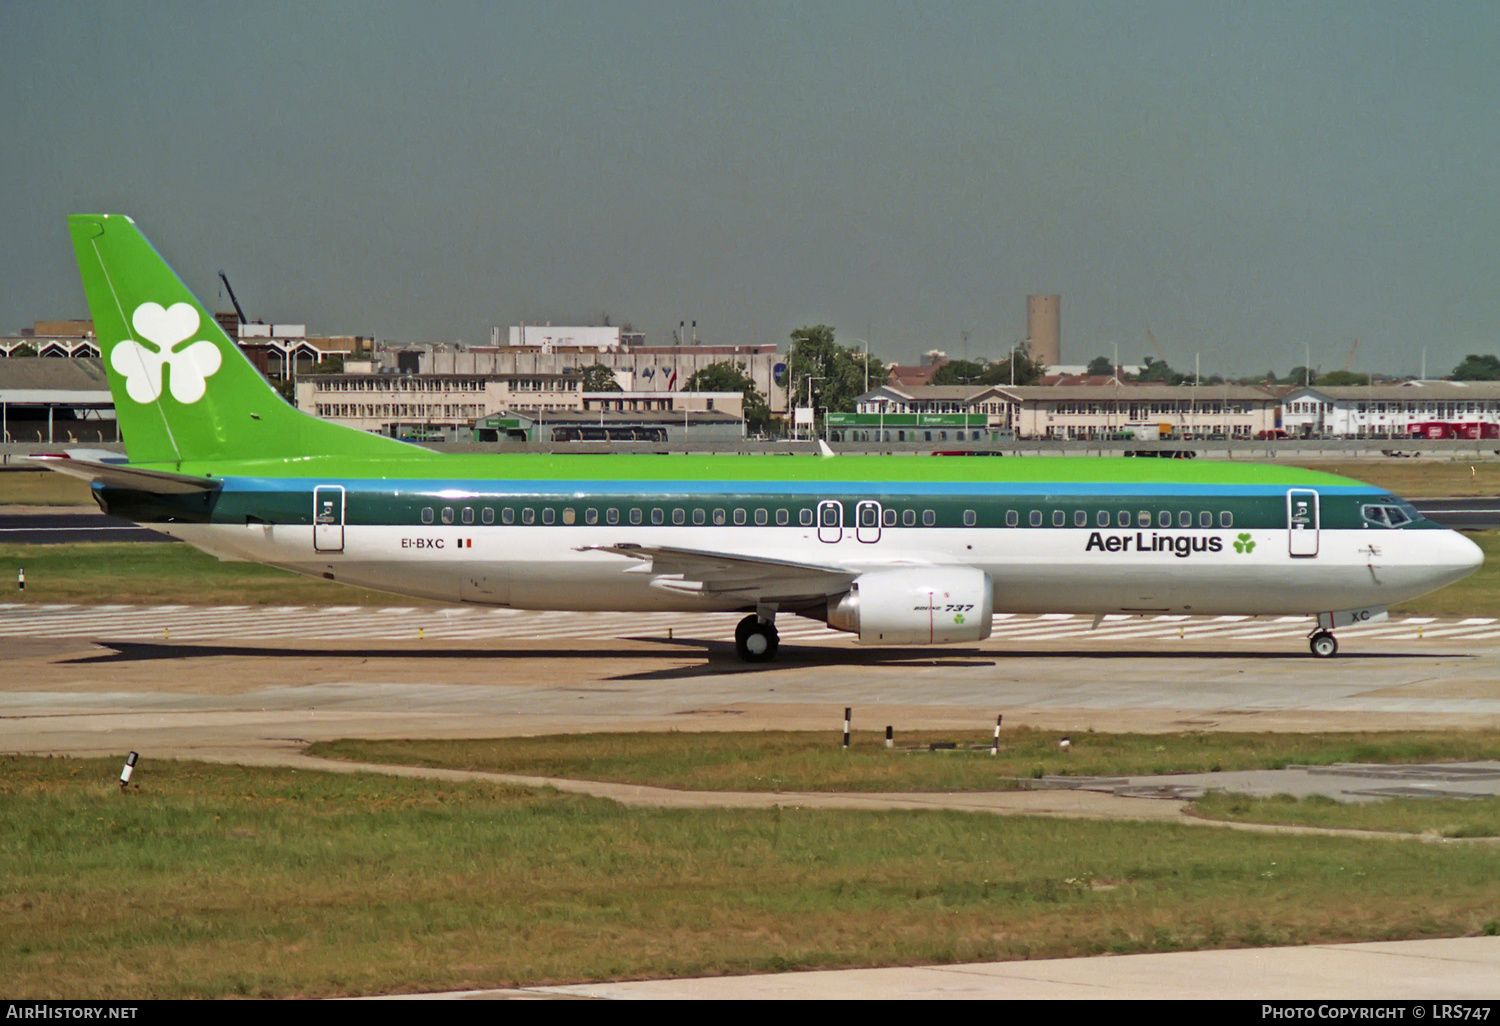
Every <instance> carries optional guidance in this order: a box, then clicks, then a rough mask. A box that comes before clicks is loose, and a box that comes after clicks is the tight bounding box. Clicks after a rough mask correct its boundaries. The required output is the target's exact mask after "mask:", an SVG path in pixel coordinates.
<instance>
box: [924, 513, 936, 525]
mask: <svg viewBox="0 0 1500 1026" xmlns="http://www.w3.org/2000/svg"><path fill="white" fill-rule="evenodd" d="M936 523H937V514H936V513H934V512H933V511H932V510H930V509H924V510H923V511H922V526H923V527H931V526H933V525H934V524H936Z"/></svg>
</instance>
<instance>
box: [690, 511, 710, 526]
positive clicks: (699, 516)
mask: <svg viewBox="0 0 1500 1026" xmlns="http://www.w3.org/2000/svg"><path fill="white" fill-rule="evenodd" d="M706 519H708V518H707V516H706V515H705V514H704V512H703V511H702V510H701V509H695V510H693V523H694V524H697V525H698V526H699V527H702V526H703V521H704V520H706Z"/></svg>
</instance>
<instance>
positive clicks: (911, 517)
mask: <svg viewBox="0 0 1500 1026" xmlns="http://www.w3.org/2000/svg"><path fill="white" fill-rule="evenodd" d="M901 523H902V525H903V526H905V527H916V526H917V511H916V510H914V509H908V510H902V512H901Z"/></svg>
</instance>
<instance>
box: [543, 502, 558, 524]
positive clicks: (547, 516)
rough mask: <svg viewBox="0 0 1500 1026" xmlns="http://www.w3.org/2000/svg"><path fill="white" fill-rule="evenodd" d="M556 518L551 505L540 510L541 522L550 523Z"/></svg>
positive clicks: (555, 512)
mask: <svg viewBox="0 0 1500 1026" xmlns="http://www.w3.org/2000/svg"><path fill="white" fill-rule="evenodd" d="M556 519H557V511H556V510H555V509H553V508H552V507H551V506H548V507H547V508H546V509H544V510H542V523H544V524H550V523H552V522H553V521H555V520H556Z"/></svg>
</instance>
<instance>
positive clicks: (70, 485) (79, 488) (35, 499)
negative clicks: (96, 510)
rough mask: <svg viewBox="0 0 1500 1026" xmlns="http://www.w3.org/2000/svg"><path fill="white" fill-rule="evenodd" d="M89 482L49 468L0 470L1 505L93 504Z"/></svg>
mask: <svg viewBox="0 0 1500 1026" xmlns="http://www.w3.org/2000/svg"><path fill="white" fill-rule="evenodd" d="M93 505H94V497H93V495H92V494H91V493H90V492H89V486H88V483H87V482H84V481H80V480H78V479H77V478H76V477H64V476H63V475H62V474H54V473H53V472H52V471H50V470H6V471H0V506H90V507H92V506H93Z"/></svg>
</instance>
